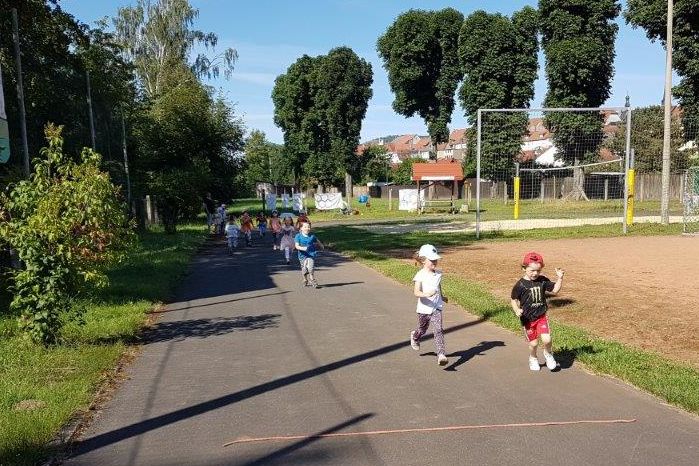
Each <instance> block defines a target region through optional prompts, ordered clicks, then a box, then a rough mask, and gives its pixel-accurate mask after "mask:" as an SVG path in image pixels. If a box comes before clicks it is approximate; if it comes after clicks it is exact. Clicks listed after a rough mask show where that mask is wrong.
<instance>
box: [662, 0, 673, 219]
mask: <svg viewBox="0 0 699 466" xmlns="http://www.w3.org/2000/svg"><path fill="white" fill-rule="evenodd" d="M672 2H673V0H667V35H666V40H665V43H666V47H667V51H666V59H665V97H664V99H663V100H664V102H663V103H664V104H665V115H664V120H663V123H664V124H663V171H662V194H661V196H660V223H662V224H663V225H668V224H669V223H670V215H669V213H668V210H669V209H668V207H669V204H670V118H671V117H672V22H673V13H672V7H673V3H672Z"/></svg>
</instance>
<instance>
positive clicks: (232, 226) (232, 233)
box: [226, 214, 240, 254]
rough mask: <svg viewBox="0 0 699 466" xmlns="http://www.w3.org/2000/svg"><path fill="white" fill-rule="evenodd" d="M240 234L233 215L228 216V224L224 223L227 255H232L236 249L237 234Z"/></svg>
mask: <svg viewBox="0 0 699 466" xmlns="http://www.w3.org/2000/svg"><path fill="white" fill-rule="evenodd" d="M239 233H240V228H239V227H238V224H237V223H235V215H233V214H230V215H229V216H228V223H226V239H227V240H228V253H229V254H233V250H234V249H235V248H237V247H238V234H239Z"/></svg>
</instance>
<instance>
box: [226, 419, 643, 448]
mask: <svg viewBox="0 0 699 466" xmlns="http://www.w3.org/2000/svg"><path fill="white" fill-rule="evenodd" d="M631 422H636V419H596V420H594V419H593V420H580V421H549V422H524V423H520V424H483V425H471V426H448V427H426V428H420V429H395V430H372V431H367V432H338V433H334V434H307V435H287V436H277V437H257V438H241V439H238V440H233V441H232V442H228V443H224V444H223V446H224V447H227V446H230V445H235V444H241V443H253V442H281V441H285V440H305V439H319V438H329V437H357V436H361V435H363V436H368V435H385V434H405V433H410V432H443V431H453V430H473V429H498V428H503V427H547V426H569V425H576V424H629V423H631Z"/></svg>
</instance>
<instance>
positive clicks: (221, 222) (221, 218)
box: [216, 204, 227, 235]
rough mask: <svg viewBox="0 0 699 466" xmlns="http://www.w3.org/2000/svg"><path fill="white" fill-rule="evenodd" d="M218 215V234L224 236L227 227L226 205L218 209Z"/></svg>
mask: <svg viewBox="0 0 699 466" xmlns="http://www.w3.org/2000/svg"><path fill="white" fill-rule="evenodd" d="M216 211H217V213H218V228H217V230H218V234H219V235H222V234H224V230H225V227H226V217H227V215H226V204H221V205H220V206H219V207H218V209H216Z"/></svg>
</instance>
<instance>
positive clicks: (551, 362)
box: [544, 351, 558, 371]
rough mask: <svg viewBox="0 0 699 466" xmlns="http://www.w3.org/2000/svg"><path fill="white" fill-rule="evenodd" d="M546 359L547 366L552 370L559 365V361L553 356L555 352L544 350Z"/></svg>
mask: <svg viewBox="0 0 699 466" xmlns="http://www.w3.org/2000/svg"><path fill="white" fill-rule="evenodd" d="M544 359H545V360H546V367H548V369H549V370H550V371H552V370H554V369H555V368H556V367H558V363H557V362H556V359H555V358H554V357H553V354H551V353H547V352H546V351H544Z"/></svg>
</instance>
